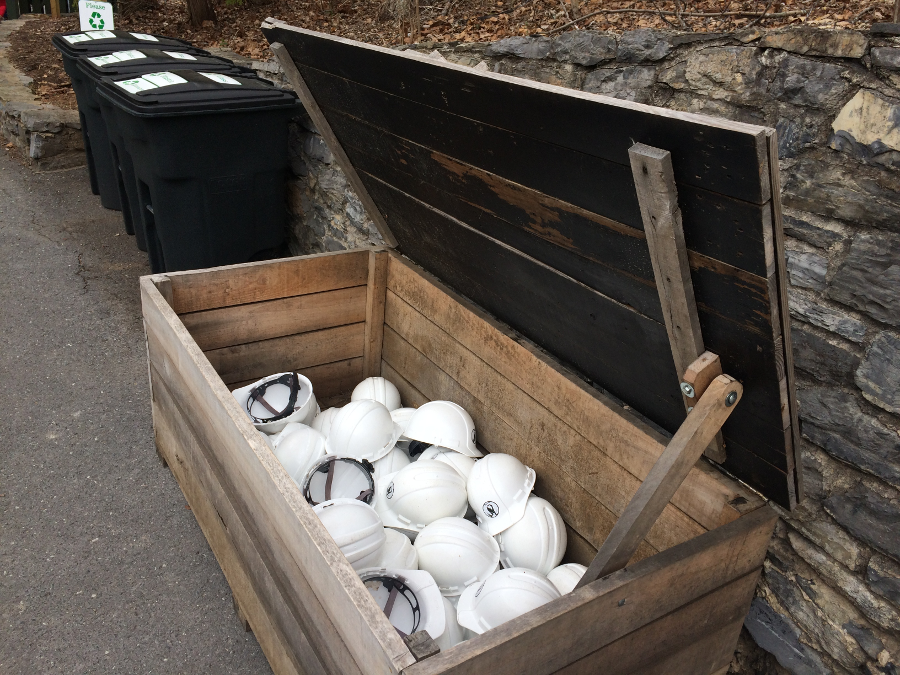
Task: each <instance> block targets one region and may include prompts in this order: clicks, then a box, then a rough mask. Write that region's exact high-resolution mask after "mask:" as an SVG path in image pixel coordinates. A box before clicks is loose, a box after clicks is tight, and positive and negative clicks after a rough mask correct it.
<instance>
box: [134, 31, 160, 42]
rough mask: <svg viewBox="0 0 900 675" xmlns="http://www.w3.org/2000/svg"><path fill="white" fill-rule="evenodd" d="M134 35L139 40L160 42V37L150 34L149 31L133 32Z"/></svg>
mask: <svg viewBox="0 0 900 675" xmlns="http://www.w3.org/2000/svg"><path fill="white" fill-rule="evenodd" d="M132 35H133V36H134V37H136V38H137V39H138V40H146V41H147V42H159V38H158V37H156V36H155V35H148V34H147V33H132Z"/></svg>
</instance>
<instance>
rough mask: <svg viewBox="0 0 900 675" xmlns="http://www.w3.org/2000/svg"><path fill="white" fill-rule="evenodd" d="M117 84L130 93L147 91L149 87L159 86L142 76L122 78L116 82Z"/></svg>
mask: <svg viewBox="0 0 900 675" xmlns="http://www.w3.org/2000/svg"><path fill="white" fill-rule="evenodd" d="M116 86H117V87H121V88H122V89H124V90H125V91H127V92H128V93H129V94H137V93H139V92H142V91H146V90H147V89H156V88H157V87H156V85H155V84H153V83H151V82H147V80H145V79H144V78H142V77H136V78H134V79H133V80H120V81H119V82H116Z"/></svg>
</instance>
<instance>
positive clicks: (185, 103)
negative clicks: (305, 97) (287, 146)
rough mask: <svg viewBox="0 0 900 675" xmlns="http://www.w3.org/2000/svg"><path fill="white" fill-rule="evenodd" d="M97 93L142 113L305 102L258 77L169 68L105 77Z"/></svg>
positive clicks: (186, 112)
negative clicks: (140, 73) (154, 71)
mask: <svg viewBox="0 0 900 675" xmlns="http://www.w3.org/2000/svg"><path fill="white" fill-rule="evenodd" d="M97 92H98V93H99V94H100V96H102V97H103V98H105V99H107V100H109V101H111V102H112V103H113V104H114V105H116V106H118V107H120V108H122V109H124V110H125V111H127V112H128V113H130V114H132V115H135V116H137V117H161V116H172V115H196V114H200V113H225V112H234V111H236V110H242V111H245V110H248V109H263V108H266V109H270V108H287V107H292V106H295V105H299V102H298V100H297V95H296V94H294V92H292V91H285V90H283V89H278V88H277V87H275V86H274V85H273V84H271V83H269V82H266V81H265V80H261V79H259V78H258V77H255V76H248V75H238V74H225V73H213V72H204V71H202V70H184V69H181V70H165V71H160V72H156V73H146V74H144V75H141V76H136V75H135V74H132V75H117V76H115V77H104V78H102V79H101V80H100V85H99V86H98V87H97Z"/></svg>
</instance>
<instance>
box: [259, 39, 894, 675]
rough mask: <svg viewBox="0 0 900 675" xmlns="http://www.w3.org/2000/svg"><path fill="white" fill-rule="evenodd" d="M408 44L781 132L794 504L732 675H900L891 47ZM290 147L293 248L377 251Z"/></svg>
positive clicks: (305, 129) (318, 162)
mask: <svg viewBox="0 0 900 675" xmlns="http://www.w3.org/2000/svg"><path fill="white" fill-rule="evenodd" d="M888 30H889V29H888ZM410 48H413V49H418V50H420V51H424V52H426V53H431V52H432V51H433V50H434V49H437V50H438V51H439V53H440V57H437V56H436V58H446V59H447V60H450V61H453V62H456V63H460V64H462V65H466V66H479V67H481V68H484V67H486V66H487V67H489V68H490V69H491V70H493V71H494V72H500V73H506V74H509V75H515V76H519V77H525V78H529V79H533V80H538V81H541V82H547V83H551V84H558V85H562V86H565V87H572V88H576V89H583V90H585V91H590V92H596V93H600V94H606V95H609V96H614V97H617V98H623V99H627V100H632V101H639V102H643V103H651V104H653V105H659V106H663V107H667V108H671V109H675V110H686V111H691V112H700V113H707V114H711V115H717V116H720V117H726V118H729V119H733V120H739V121H743V122H750V123H754V124H763V125H767V126H773V127H776V128H777V129H778V134H779V155H780V160H781V161H780V165H781V174H782V178H781V180H782V184H783V188H784V191H783V201H784V206H785V215H784V227H785V232H786V234H787V266H788V274H789V282H790V288H789V298H790V300H789V302H790V311H791V316H792V319H793V327H792V337H793V343H794V358H795V363H796V369H797V375H798V389H799V391H798V397H799V402H800V419H801V430H802V435H803V439H804V440H803V443H802V463H801V467H800V470H801V471H802V472H803V481H804V483H805V489H806V499H805V501H804V502H803V503H802V504H801V506H800V507H798V508H797V509H796V510H795V511H794V512H793V513H787V512H785V511H783V510H780V509H779V512H780V513H781V515H782V520H781V521H780V523H779V526H778V529H777V536H776V537H775V539H774V541H773V543H772V546H771V549H770V553H769V556H768V559H767V561H766V563H765V569H764V573H763V577H762V579H761V582H760V585H759V589H758V592H757V597H756V599H755V600H754V602H753V606H752V608H751V611H750V615H749V616H748V618H747V621H746V623H745V627H746V629H747V631H745V633H744V635H743V636H742V641H741V644H740V646H739V650H738V654H737V655H736V659H735V663H734V665H733V668H732V672H740V673H785V672H790V673H796V674H798V675H801V674H802V675H811V674H818V673H871V674H874V673H889V674H892V675H896V673H897V672H898V670H900V434H898V429H900V37H893V36H891V35H877V34H871V35H870V34H863V33H859V32H855V31H824V30H816V29H806V28H793V29H786V30H778V31H771V32H766V31H763V30H758V29H750V30H746V31H744V32H741V33H735V34H718V35H710V34H677V33H662V32H656V31H652V30H638V31H632V32H629V33H625V34H624V35H612V34H605V33H598V32H591V31H576V32H571V33H566V34H563V35H561V36H559V37H557V38H555V39H549V38H510V39H506V40H501V41H499V42H495V43H492V44H459V45H449V46H448V45H439V44H437V45H432V44H426V45H414V46H412V47H410ZM482 62H484V64H486V66H485V65H483V64H482ZM266 68H268V73H267V76H269V77H271V78H272V79H274V80H275V81H280V80H281V78H280V75H279V73H278V68H277V66H274V65H273V64H267V65H266ZM560 123H564V120H560ZM291 138H292V144H291V152H292V157H293V168H294V173H295V178H294V179H293V180H292V186H291V211H292V217H293V226H294V232H295V234H296V239H295V241H294V249H295V250H296V251H297V252H298V253H299V252H304V253H305V252H313V251H322V250H336V249H340V248H349V247H353V246H358V245H362V244H368V243H376V242H378V235H377V234H376V233H375V230H374V228H373V227H372V226H371V223H370V222H369V221H368V219H367V218H366V217H365V215H364V212H363V209H362V208H361V206H360V204H359V201H358V199H356V196H355V195H354V194H353V193H352V191H351V189H350V188H349V186H348V185H347V181H346V179H345V178H344V176H343V174H342V173H341V171H340V170H339V169H338V168H337V167H336V166H335V164H334V162H333V158H332V156H331V153H330V152H329V151H328V149H327V148H326V147H325V145H324V143H323V142H322V139H321V138H320V137H319V136H318V135H317V134H316V133H315V129H314V128H313V126H312V125H311V124H310V123H309V122H308V121H304V122H301V123H299V124H297V125H296V127H295V129H294V132H293V134H292V137H291ZM748 633H749V634H748ZM750 636H752V639H751V637H750ZM754 641H755V643H756V644H754ZM756 645H759V646H760V647H762V649H764V650H765V651H760V650H759V648H758V647H757V646H756Z"/></svg>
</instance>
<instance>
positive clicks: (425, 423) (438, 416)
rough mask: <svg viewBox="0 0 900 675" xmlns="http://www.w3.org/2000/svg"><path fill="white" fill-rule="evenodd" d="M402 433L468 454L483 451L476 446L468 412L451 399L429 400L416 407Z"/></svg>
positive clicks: (471, 455)
mask: <svg viewBox="0 0 900 675" xmlns="http://www.w3.org/2000/svg"><path fill="white" fill-rule="evenodd" d="M403 435H404V436H406V437H407V438H411V439H413V440H416V441H422V442H423V443H429V444H431V445H440V446H441V447H443V448H449V449H450V450H456V452H461V453H462V454H464V455H468V456H469V457H481V455H482V453H481V451H480V450H479V449H478V448H477V447H476V446H475V423H474V422H473V421H472V418H471V416H470V415H469V413H467V412H466V411H465V410H463V408H462V407H461V406H458V405H456V404H455V403H453V402H452V401H429V402H428V403H426V404H425V405H423V406H422V407H421V408H418V409H417V410H416V413H415V414H414V415H413V416H412V419H411V420H410V421H409V425H408V426H407V427H406V431H405V432H404V433H403Z"/></svg>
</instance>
